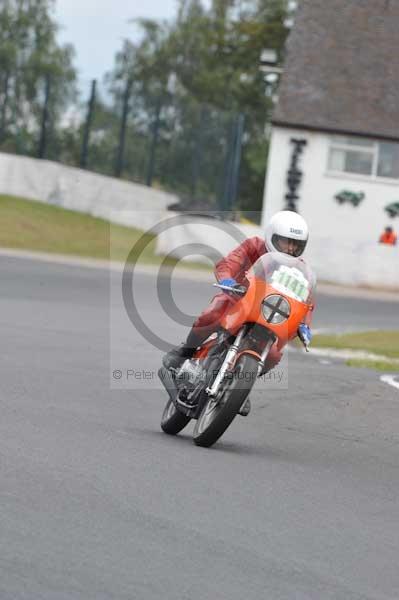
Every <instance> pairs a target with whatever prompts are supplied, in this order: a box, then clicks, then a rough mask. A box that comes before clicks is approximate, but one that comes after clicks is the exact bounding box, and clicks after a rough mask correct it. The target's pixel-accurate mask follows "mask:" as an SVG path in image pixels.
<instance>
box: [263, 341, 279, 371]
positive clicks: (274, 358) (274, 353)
mask: <svg viewBox="0 0 399 600" xmlns="http://www.w3.org/2000/svg"><path fill="white" fill-rule="evenodd" d="M282 357H283V353H282V352H281V351H280V350H279V349H278V348H277V346H276V344H275V345H274V346H272V347H271V349H270V352H269V354H268V357H267V359H266V364H267V366H272V367H276V366H277V365H278V364H279V362H280V360H281V359H282Z"/></svg>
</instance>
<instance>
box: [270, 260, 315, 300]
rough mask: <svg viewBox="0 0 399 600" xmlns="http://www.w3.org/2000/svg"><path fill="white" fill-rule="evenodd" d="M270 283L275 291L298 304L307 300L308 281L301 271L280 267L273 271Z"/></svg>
mask: <svg viewBox="0 0 399 600" xmlns="http://www.w3.org/2000/svg"><path fill="white" fill-rule="evenodd" d="M271 283H272V285H273V287H274V288H276V290H279V291H280V292H282V293H283V294H286V295H287V296H289V297H290V298H293V299H294V300H298V301H299V302H306V301H307V300H308V298H309V291H310V290H309V281H308V280H307V279H306V277H305V276H304V274H303V273H302V271H300V270H299V269H296V268H295V267H286V266H285V265H280V267H279V268H278V269H277V271H274V273H273V275H272V277H271Z"/></svg>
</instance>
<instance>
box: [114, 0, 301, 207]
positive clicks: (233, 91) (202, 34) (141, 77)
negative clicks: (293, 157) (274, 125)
mask: <svg viewBox="0 0 399 600" xmlns="http://www.w3.org/2000/svg"><path fill="white" fill-rule="evenodd" d="M287 15H288V2H287V0H213V2H212V5H211V7H210V9H206V8H205V7H204V5H203V3H202V2H201V0H180V3H179V6H178V11H177V16H176V19H175V20H174V21H173V22H172V23H170V24H165V23H158V22H156V21H151V20H142V21H141V22H140V23H139V24H140V25H141V29H142V39H141V42H140V43H139V44H136V45H133V44H131V43H129V44H130V45H129V53H128V55H129V60H128V61H127V62H125V63H124V67H125V75H124V77H127V76H131V77H132V80H133V82H134V83H133V88H132V106H133V107H135V110H136V121H135V123H136V126H137V125H138V119H139V118H140V119H141V130H143V128H145V127H147V128H148V126H149V124H150V123H151V118H152V111H153V106H154V103H155V101H156V99H157V98H159V96H162V104H163V119H164V122H163V128H162V135H161V141H160V151H159V155H158V158H159V160H158V164H159V165H160V171H161V174H160V177H161V180H162V177H163V178H164V179H165V178H166V179H167V181H168V185H170V186H172V187H173V179H174V181H175V188H176V184H177V188H179V187H180V189H181V190H182V191H183V192H189V191H192V187H193V186H192V184H190V182H189V177H190V175H191V173H192V169H191V167H190V168H188V165H187V158H188V157H190V156H191V158H192V157H193V156H194V158H195V156H198V148H199V147H200V148H202V150H201V151H202V164H201V167H202V168H205V165H206V164H207V163H208V164H209V162H210V163H211V164H212V165H213V166H215V165H216V164H217V170H218V173H215V172H214V169H213V171H212V169H211V170H209V169H208V171H207V170H206V169H205V171H206V177H207V178H208V180H209V183H210V184H211V185H212V186H213V188H212V190H211V189H210V187H208V189H204V193H205V194H208V196H209V195H211V196H212V197H213V198H214V199H215V198H216V196H217V195H218V190H217V189H216V188H218V186H219V187H220V179H221V176H222V173H221V171H223V160H222V156H223V155H224V154H226V152H227V149H226V145H227V144H228V135H229V127H230V129H231V122H232V121H234V119H236V118H237V114H238V113H244V114H245V117H246V125H245V137H244V152H243V160H242V168H241V185H240V203H239V207H240V208H242V209H249V208H250V209H252V210H256V209H260V206H261V201H262V191H263V184H264V171H265V164H266V156H267V147H268V139H267V135H266V133H265V131H266V125H267V123H268V122H269V121H270V117H271V112H272V108H273V103H272V98H271V94H269V95H266V93H265V91H266V85H267V84H266V83H265V81H264V75H263V73H262V72H261V71H260V69H259V60H260V55H261V52H262V50H263V49H265V48H274V49H275V50H276V51H277V54H278V57H279V59H280V60H281V59H282V57H283V51H284V44H285V40H286V37H287V34H288V31H289V30H288V27H287V26H286V18H287ZM125 54H126V53H125ZM120 73H121V56H120V55H119V57H117V61H116V66H115V70H114V73H113V76H114V80H115V79H117V77H116V75H117V74H120ZM127 73H129V74H130V75H128V74H127ZM171 80H172V81H173V90H171V89H170V87H171V86H170V81H171ZM204 111H205V112H204ZM132 113H134V109H133V111H132ZM204 114H206V118H205V117H204ZM201 115H202V116H201ZM133 119H134V117H133V114H132V120H133ZM204 119H205V120H204ZM132 120H131V122H132ZM204 124H207V127H208V129H207V127H205V125H204ZM198 127H200V128H202V132H201V131H200V132H199V133H198V131H197V130H196V128H198ZM212 130H214V131H215V132H216V131H217V135H218V137H217V139H215V136H212V135H210V133H211V132H212ZM221 130H223V131H221ZM168 138H169V139H170V138H173V139H175V138H176V139H175V143H174V144H170V145H169V151H167V150H166V147H167V140H168ZM162 147H164V150H163V151H162ZM175 151H176V152H177V154H176V162H175V164H172V160H171V158H173V153H174V152H175ZM182 156H184V157H185V163H182V162H181V157H182ZM166 159H168V160H166ZM208 159H209V160H208ZM162 160H164V163H165V161H166V162H167V163H168V166H166V164H163V166H162ZM179 161H180V162H179ZM179 169H180V171H181V172H180V173H179ZM194 170H195V169H194ZM197 170H198V169H197ZM162 172H163V173H164V175H162ZM211 172H212V175H210V173H211ZM194 179H195V175H194ZM194 187H195V186H194ZM205 188H206V186H205Z"/></svg>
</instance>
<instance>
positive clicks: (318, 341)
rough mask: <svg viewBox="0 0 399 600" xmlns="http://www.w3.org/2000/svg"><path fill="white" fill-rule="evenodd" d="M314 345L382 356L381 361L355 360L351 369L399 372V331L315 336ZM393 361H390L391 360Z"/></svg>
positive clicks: (351, 361)
mask: <svg viewBox="0 0 399 600" xmlns="http://www.w3.org/2000/svg"><path fill="white" fill-rule="evenodd" d="M312 345H313V346H315V347H318V348H335V349H339V350H362V351H364V352H370V353H372V354H376V355H380V356H381V359H375V360H369V359H358V358H353V359H350V360H348V361H346V364H347V365H349V366H350V367H365V368H368V369H375V370H377V371H399V331H365V332H361V333H346V334H342V335H315V336H314V339H313V342H312ZM390 358H391V359H393V360H392V361H390V360H389V359H390Z"/></svg>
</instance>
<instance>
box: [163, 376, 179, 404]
mask: <svg viewBox="0 0 399 600" xmlns="http://www.w3.org/2000/svg"><path fill="white" fill-rule="evenodd" d="M158 377H159V379H160V380H161V382H162V384H163V386H164V388H165V390H166V391H167V392H168V394H169V398H170V399H171V400H172V402H173V404H175V405H177V394H178V392H177V388H176V385H175V382H174V379H173V377H172V375H171V373H170V372H169V371H168V369H165V367H161V368H160V369H159V371H158Z"/></svg>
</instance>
